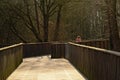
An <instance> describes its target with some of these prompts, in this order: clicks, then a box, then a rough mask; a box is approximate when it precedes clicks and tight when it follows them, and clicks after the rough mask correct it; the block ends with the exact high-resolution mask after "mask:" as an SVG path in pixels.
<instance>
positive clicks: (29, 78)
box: [7, 56, 86, 80]
mask: <svg viewBox="0 0 120 80" xmlns="http://www.w3.org/2000/svg"><path fill="white" fill-rule="evenodd" d="M7 80H86V79H85V78H84V77H83V76H82V75H81V74H79V73H78V72H77V70H76V69H75V68H74V67H73V66H72V65H71V64H70V63H69V62H68V61H67V60H65V59H50V58H49V57H48V56H43V57H34V58H26V59H24V60H23V63H22V64H21V65H20V66H19V67H18V68H17V69H16V70H15V71H14V72H13V73H12V74H11V75H10V76H9V77H8V79H7Z"/></svg>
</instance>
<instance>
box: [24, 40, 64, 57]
mask: <svg viewBox="0 0 120 80" xmlns="http://www.w3.org/2000/svg"><path fill="white" fill-rule="evenodd" d="M50 54H51V57H52V58H64V55H65V44H64V43H46V42H43V43H27V44H24V45H23V57H24V58H27V57H34V56H43V55H50Z"/></svg>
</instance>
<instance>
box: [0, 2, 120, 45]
mask: <svg viewBox="0 0 120 80" xmlns="http://www.w3.org/2000/svg"><path fill="white" fill-rule="evenodd" d="M119 29H120V1H119V0H112V1H111V0H100V1H98V0H29V1H28V0H0V43H1V44H13V43H18V42H43V41H45V42H46V41H71V40H74V39H75V37H76V36H77V35H80V36H81V37H82V39H83V40H91V39H110V41H111V43H112V45H114V44H116V45H117V44H118V43H119V40H120V39H119Z"/></svg>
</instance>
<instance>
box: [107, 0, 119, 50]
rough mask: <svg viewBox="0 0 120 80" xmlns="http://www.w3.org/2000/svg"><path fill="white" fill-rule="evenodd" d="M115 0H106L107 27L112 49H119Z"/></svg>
mask: <svg viewBox="0 0 120 80" xmlns="http://www.w3.org/2000/svg"><path fill="white" fill-rule="evenodd" d="M116 3H117V2H116V0H110V1H108V2H107V5H108V15H109V24H110V25H109V28H110V43H111V47H112V50H115V51H120V38H119V29H118V25H117V18H116V16H117V14H116V13H117V11H116Z"/></svg>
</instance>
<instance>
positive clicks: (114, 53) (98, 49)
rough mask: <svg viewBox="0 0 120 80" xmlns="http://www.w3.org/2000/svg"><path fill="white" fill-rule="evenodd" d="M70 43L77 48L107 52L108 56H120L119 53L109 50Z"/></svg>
mask: <svg viewBox="0 0 120 80" xmlns="http://www.w3.org/2000/svg"><path fill="white" fill-rule="evenodd" d="M68 43H69V44H72V45H75V46H80V47H84V48H88V49H93V50H97V51H102V52H106V53H108V54H112V55H116V56H120V52H117V51H111V50H107V49H102V48H97V47H92V46H86V45H81V44H76V43H72V42H68Z"/></svg>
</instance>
